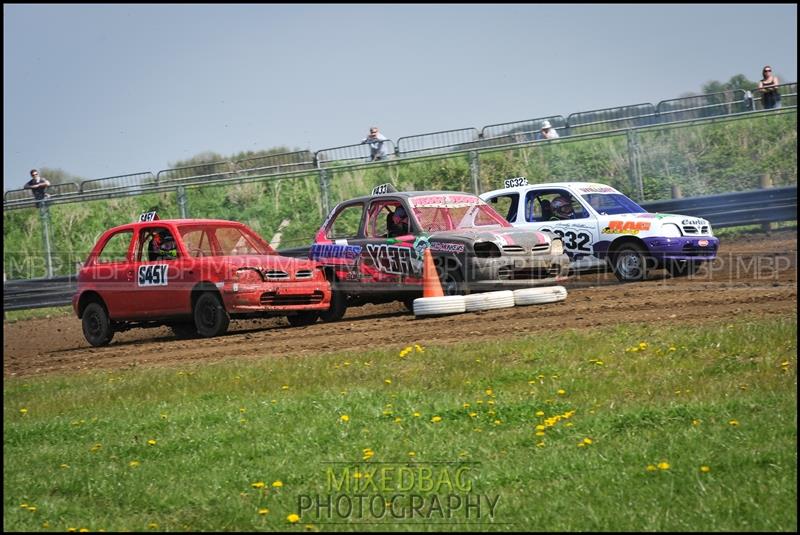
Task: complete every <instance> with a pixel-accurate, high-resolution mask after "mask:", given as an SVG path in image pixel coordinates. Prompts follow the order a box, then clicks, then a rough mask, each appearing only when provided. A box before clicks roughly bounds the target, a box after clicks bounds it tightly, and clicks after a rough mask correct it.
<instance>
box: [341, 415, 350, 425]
mask: <svg viewBox="0 0 800 535" xmlns="http://www.w3.org/2000/svg"><path fill="white" fill-rule="evenodd" d="M339 419H340V420H341V421H343V422H345V423H346V422H349V421H350V417H349V416H348V415H346V414H342V415H341V416H339Z"/></svg>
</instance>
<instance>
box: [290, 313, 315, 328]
mask: <svg viewBox="0 0 800 535" xmlns="http://www.w3.org/2000/svg"><path fill="white" fill-rule="evenodd" d="M318 318H319V312H317V311H316V310H308V311H305V312H298V313H297V314H293V315H291V316H286V319H287V320H289V325H291V326H292V327H304V326H306V325H311V324H313V323H316V321H317V319H318Z"/></svg>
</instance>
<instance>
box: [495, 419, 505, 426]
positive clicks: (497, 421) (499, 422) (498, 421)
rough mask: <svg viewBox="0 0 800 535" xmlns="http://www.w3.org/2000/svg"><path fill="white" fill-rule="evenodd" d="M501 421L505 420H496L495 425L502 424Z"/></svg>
mask: <svg viewBox="0 0 800 535" xmlns="http://www.w3.org/2000/svg"><path fill="white" fill-rule="evenodd" d="M501 423H503V422H501V421H500V420H495V421H494V425H500V424H501Z"/></svg>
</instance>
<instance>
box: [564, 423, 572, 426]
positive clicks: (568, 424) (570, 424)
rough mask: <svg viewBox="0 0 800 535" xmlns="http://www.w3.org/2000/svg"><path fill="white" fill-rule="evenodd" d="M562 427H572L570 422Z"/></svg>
mask: <svg viewBox="0 0 800 535" xmlns="http://www.w3.org/2000/svg"><path fill="white" fill-rule="evenodd" d="M564 427H572V422H567V423H565V424H564Z"/></svg>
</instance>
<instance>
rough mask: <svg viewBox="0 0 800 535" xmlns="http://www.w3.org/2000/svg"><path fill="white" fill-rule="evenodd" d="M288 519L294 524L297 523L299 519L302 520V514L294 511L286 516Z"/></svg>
mask: <svg viewBox="0 0 800 535" xmlns="http://www.w3.org/2000/svg"><path fill="white" fill-rule="evenodd" d="M286 520H288V521H289V522H291V523H292V524H295V523H297V521H298V520H300V516H299V515H296V514H294V513H292V514H290V515H289V516H287V517H286Z"/></svg>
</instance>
